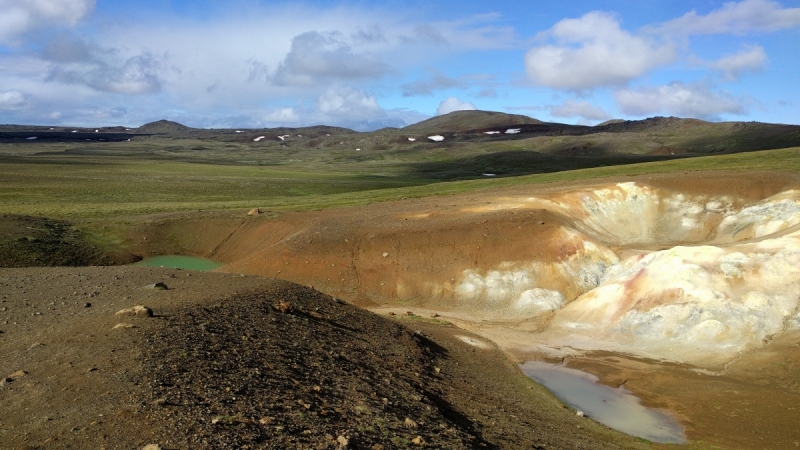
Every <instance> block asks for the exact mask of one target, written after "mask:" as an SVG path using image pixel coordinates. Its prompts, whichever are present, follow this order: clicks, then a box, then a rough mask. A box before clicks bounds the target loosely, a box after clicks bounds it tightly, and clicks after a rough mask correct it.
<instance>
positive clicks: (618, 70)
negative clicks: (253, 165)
mask: <svg viewBox="0 0 800 450" xmlns="http://www.w3.org/2000/svg"><path fill="white" fill-rule="evenodd" d="M798 86H800V1H782V2H781V1H773V0H741V1H730V2H725V1H713V0H702V1H701V0H696V1H694V0H687V1H662V0H651V1H648V2H638V1H627V0H625V1H623V0H608V1H591V2H590V1H569V0H566V1H562V2H552V1H547V2H545V1H532V0H527V1H513V0H512V1H504V2H485V1H483V2H477V1H437V2H429V1H426V2H423V1H417V2H415V1H386V2H368V1H343V2H328V1H308V2H280V1H258V0H233V1H225V2H222V1H210V0H193V1H187V0H138V1H137V0H128V1H124V2H123V1H107V0H35V1H33V0H0V123H26V124H47V125H75V126H81V125H83V126H102V125H125V126H138V125H141V124H143V123H146V122H150V121H153V120H159V119H170V120H175V121H178V122H181V123H184V124H186V125H190V126H195V127H242V128H244V127H251V128H256V127H258V128H260V127H276V126H305V125H314V124H329V125H339V126H345V127H349V128H353V129H357V130H360V131H365V130H372V129H377V128H381V127H384V126H396V127H402V126H405V125H408V124H411V123H414V122H417V121H419V120H422V119H425V118H428V117H432V116H435V115H437V114H443V113H446V112H450V111H454V110H459V109H475V108H477V109H482V110H491V111H503V112H509V113H517V114H525V115H529V116H531V117H535V118H538V119H541V120H545V121H555V122H563V123H575V124H589V125H593V124H597V123H599V122H602V121H605V120H608V119H612V118H622V119H642V118H646V117H652V116H657V115H661V116H679V117H695V118H700V119H704V120H712V121H720V120H725V121H727V120H736V121H750V120H756V121H762V122H774V123H791V124H798V123H800V96H798V93H799V92H800V89H798Z"/></svg>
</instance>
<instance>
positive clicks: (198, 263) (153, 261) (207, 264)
mask: <svg viewBox="0 0 800 450" xmlns="http://www.w3.org/2000/svg"><path fill="white" fill-rule="evenodd" d="M132 265H134V266H147V267H166V268H169V269H186V270H212V269H216V268H217V267H222V266H223V265H224V264H222V263H221V262H217V261H213V260H210V259H205V258H198V257H195V256H184V255H162V256H153V257H151V258H145V259H143V260H141V261H138V262H135V263H133V264H132Z"/></svg>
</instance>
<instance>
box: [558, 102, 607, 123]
mask: <svg viewBox="0 0 800 450" xmlns="http://www.w3.org/2000/svg"><path fill="white" fill-rule="evenodd" d="M550 115H552V116H553V117H583V118H584V119H587V120H608V119H610V118H611V115H610V114H609V113H607V112H606V111H605V110H603V109H601V108H597V107H595V106H592V105H591V104H589V102H587V101H582V102H576V101H575V100H573V99H569V100H567V101H565V102H564V103H562V104H560V105H551V106H550Z"/></svg>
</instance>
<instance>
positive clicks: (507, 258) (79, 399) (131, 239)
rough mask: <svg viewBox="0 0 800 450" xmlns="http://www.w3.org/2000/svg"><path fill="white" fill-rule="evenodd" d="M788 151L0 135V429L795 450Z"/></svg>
mask: <svg viewBox="0 0 800 450" xmlns="http://www.w3.org/2000/svg"><path fill="white" fill-rule="evenodd" d="M33 137H35V138H36V139H31V138H33ZM87 139H88V140H89V141H87ZM798 145H800V127H796V126H788V125H770V124H760V123H708V122H702V121H698V120H688V119H678V118H653V119H647V120H644V121H612V122H611V123H608V124H601V125H598V126H595V127H581V126H570V125H561V124H553V123H542V122H539V121H536V120H534V119H531V118H527V117H525V116H512V115H506V114H500V113H488V112H482V111H466V112H456V113H451V114H448V115H446V116H440V117H437V118H434V119H431V120H429V121H425V122H421V123H420V124H416V125H412V126H410V127H406V128H404V129H383V130H378V131H375V132H371V133H356V132H352V131H350V130H346V129H341V128H333V127H311V128H305V129H264V130H199V129H192V128H188V127H183V126H181V125H179V124H176V123H172V122H166V121H161V122H156V123H153V124H148V125H145V126H143V127H140V128H135V129H124V128H113V129H111V128H109V129H98V131H97V132H94V129H93V130H82V129H56V128H53V129H50V128H49V127H41V128H36V127H27V128H26V127H22V126H7V127H0V189H2V196H1V197H0V214H2V215H0V266H2V267H4V268H2V269H0V297H1V299H0V302H2V303H0V356H2V357H0V376H5V378H4V379H3V380H4V381H2V383H0V384H1V385H2V386H0V404H2V405H3V407H2V408H0V447H2V448H56V447H58V448H61V447H62V446H64V447H66V446H69V447H71V448H87V447H108V448H141V447H143V446H145V445H148V444H158V445H162V446H163V447H164V448H222V447H231V448H373V449H377V448H404V447H407V446H409V447H412V448H413V447H418V446H419V447H427V448H465V449H466V448H664V447H667V446H669V447H670V448H672V447H673V446H676V445H680V446H683V447H686V448H698V449H705V448H709V449H710V448H795V447H797V446H800V415H798V408H800V406H798V405H800V371H798V364H800V172H798V170H800V149H799V147H798ZM175 255H177V256H181V257H187V256H191V257H197V258H203V259H204V260H207V261H204V262H203V261H200V262H197V261H194V260H189V259H183V260H181V262H178V263H177V265H176V266H171V264H172V263H173V262H174V261H173V260H172V259H169V258H170V257H171V256H175ZM152 257H167V259H165V260H160V261H155V262H151V263H150V265H149V266H147V265H145V266H142V265H141V264H143V263H148V261H150V258H152ZM142 258H144V260H142ZM140 260H142V261H140ZM137 261H138V262H137ZM132 263H135V264H132ZM187 264H209V265H208V266H188V265H187ZM192 269H195V270H192ZM205 269H210V270H205ZM137 306H143V307H145V308H140V309H135V308H134V307H137ZM540 383H541V384H540ZM542 385H544V386H545V387H547V388H548V389H549V391H548V390H547V389H545V388H544V387H542ZM612 404H613V405H612ZM614 408H617V409H614Z"/></svg>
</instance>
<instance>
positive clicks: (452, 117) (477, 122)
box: [403, 111, 544, 133]
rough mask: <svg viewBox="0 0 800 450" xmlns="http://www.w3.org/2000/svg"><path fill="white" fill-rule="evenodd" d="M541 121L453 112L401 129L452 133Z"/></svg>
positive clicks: (486, 113)
mask: <svg viewBox="0 0 800 450" xmlns="http://www.w3.org/2000/svg"><path fill="white" fill-rule="evenodd" d="M542 123H544V122H542V121H541V120H536V119H534V118H531V117H528V116H523V115H520V114H506V113H501V112H493V111H455V112H451V113H449V114H444V115H442V116H436V117H433V118H431V119H428V120H423V121H422V122H419V123H415V124H414V125H409V126H407V127H405V128H403V131H406V132H411V133H427V132H436V131H442V132H448V131H449V132H453V131H465V130H477V129H483V128H499V127H513V126H515V125H535V124H542Z"/></svg>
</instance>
